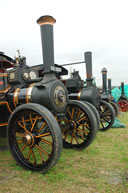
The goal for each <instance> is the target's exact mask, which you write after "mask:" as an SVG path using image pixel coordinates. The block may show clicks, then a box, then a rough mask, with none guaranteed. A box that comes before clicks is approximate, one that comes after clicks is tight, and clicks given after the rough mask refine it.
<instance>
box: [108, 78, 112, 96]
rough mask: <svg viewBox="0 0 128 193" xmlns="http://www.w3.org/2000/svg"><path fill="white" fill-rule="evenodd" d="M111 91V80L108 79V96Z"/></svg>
mask: <svg viewBox="0 0 128 193" xmlns="http://www.w3.org/2000/svg"><path fill="white" fill-rule="evenodd" d="M111 89H112V87H111V78H109V79H108V92H109V94H111Z"/></svg>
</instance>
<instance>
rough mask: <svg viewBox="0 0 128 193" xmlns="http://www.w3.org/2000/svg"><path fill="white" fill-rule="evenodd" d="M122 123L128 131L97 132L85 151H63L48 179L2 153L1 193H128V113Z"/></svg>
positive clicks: (0, 163)
mask: <svg viewBox="0 0 128 193" xmlns="http://www.w3.org/2000/svg"><path fill="white" fill-rule="evenodd" d="M119 119H120V120H121V121H122V122H123V123H125V124H126V125H127V128H118V129H116V128H113V129H110V130H108V131H106V132H98V133H97V136H96V139H95V140H94V142H93V143H92V144H91V145H90V146H89V147H88V148H87V149H84V150H82V151H75V150H67V149H63V151H62V154H61V157H60V159H59V161H58V163H57V164H56V166H55V167H54V168H52V169H51V170H50V171H49V172H48V173H46V174H45V175H43V174H41V173H33V172H31V171H26V170H23V169H22V168H21V167H19V166H18V165H16V163H15V161H14V160H13V158H12V156H11V154H10V152H9V151H0V193H23V192H25V193H30V192H31V193H35V192H38V193H78V192H80V193H86V192H89V193H94V192H98V193H99V192H100V193H106V192H107V193H109V192H110V193H111V192H113V193H115V192H116V193H118V192H119V193H126V192H128V112H127V113H124V114H123V116H120V117H119ZM5 142H6V141H5V140H2V141H1V139H0V144H1V145H2V143H5Z"/></svg>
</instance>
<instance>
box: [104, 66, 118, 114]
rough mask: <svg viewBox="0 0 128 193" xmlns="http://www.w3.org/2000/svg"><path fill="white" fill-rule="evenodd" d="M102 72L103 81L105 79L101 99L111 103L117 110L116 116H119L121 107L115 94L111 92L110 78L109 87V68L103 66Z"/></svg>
mask: <svg viewBox="0 0 128 193" xmlns="http://www.w3.org/2000/svg"><path fill="white" fill-rule="evenodd" d="M101 73H102V81H103V89H102V94H101V99H102V100H104V101H106V102H108V103H110V105H112V107H113V109H114V111H115V116H116V117H117V116H118V114H119V107H118V105H117V104H116V103H115V102H114V99H113V96H112V94H111V79H108V88H107V69H106V68H103V69H102V71H101Z"/></svg>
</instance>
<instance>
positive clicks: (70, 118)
mask: <svg viewBox="0 0 128 193" xmlns="http://www.w3.org/2000/svg"><path fill="white" fill-rule="evenodd" d="M60 127H61V129H62V136H63V145H64V147H65V148H74V149H77V150H81V149H84V148H86V147H87V146H88V145H90V144H91V143H92V141H93V140H94V138H95V136H96V132H97V121H96V118H95V116H94V114H93V112H92V110H91V109H90V108H89V106H88V105H87V104H84V103H83V102H81V101H70V102H69V104H68V107H67V110H66V117H65V119H64V120H62V121H60Z"/></svg>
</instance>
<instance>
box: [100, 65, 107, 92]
mask: <svg viewBox="0 0 128 193" xmlns="http://www.w3.org/2000/svg"><path fill="white" fill-rule="evenodd" d="M101 73H102V81H103V92H106V91H107V68H103V69H102V71H101Z"/></svg>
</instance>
